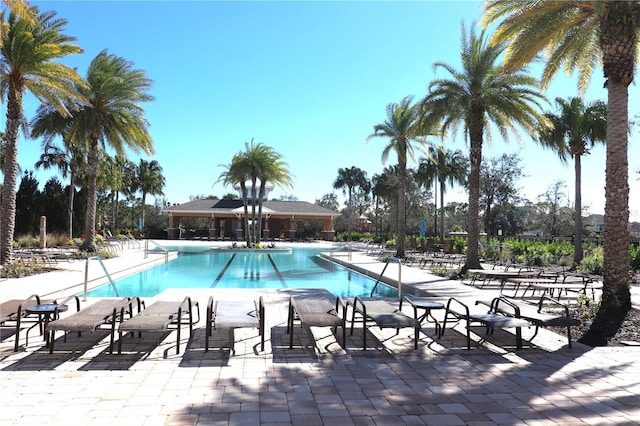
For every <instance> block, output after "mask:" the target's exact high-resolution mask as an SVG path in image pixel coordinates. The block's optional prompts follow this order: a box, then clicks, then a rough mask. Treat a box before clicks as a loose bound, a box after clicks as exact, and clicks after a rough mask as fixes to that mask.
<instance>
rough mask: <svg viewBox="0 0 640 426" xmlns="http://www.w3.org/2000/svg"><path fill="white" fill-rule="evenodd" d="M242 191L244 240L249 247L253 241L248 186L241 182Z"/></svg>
mask: <svg viewBox="0 0 640 426" xmlns="http://www.w3.org/2000/svg"><path fill="white" fill-rule="evenodd" d="M240 189H242V204H243V205H244V223H243V226H244V239H245V241H246V242H247V246H249V243H250V242H251V240H250V239H249V206H248V205H247V202H248V200H247V185H246V184H245V183H244V182H240Z"/></svg>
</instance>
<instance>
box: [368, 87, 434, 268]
mask: <svg viewBox="0 0 640 426" xmlns="http://www.w3.org/2000/svg"><path fill="white" fill-rule="evenodd" d="M411 102H412V98H411V97H410V96H407V97H405V98H404V99H402V101H400V103H397V104H396V103H390V104H389V105H387V119H386V121H385V122H384V123H382V124H376V125H375V126H373V133H372V134H371V135H369V137H368V138H367V140H369V139H371V138H374V137H383V138H388V139H389V144H388V145H387V146H386V147H385V148H384V150H383V151H382V162H383V163H386V162H387V160H388V158H389V153H390V152H391V151H393V152H395V153H396V156H397V157H398V180H399V182H398V194H397V196H398V229H397V232H398V235H397V237H398V238H397V241H396V245H397V250H398V251H397V256H398V257H404V254H405V234H406V223H405V209H406V205H405V201H406V200H405V189H406V187H407V160H408V159H409V158H411V159H413V160H414V161H415V158H416V156H415V150H416V149H417V148H418V147H422V146H423V145H424V143H425V142H424V139H423V136H424V135H425V134H426V132H425V124H424V123H425V121H423V120H421V119H420V116H419V115H418V108H417V107H416V105H412V103H411ZM414 144H415V146H414Z"/></svg>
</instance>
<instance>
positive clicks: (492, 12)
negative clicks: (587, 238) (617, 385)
mask: <svg viewBox="0 0 640 426" xmlns="http://www.w3.org/2000/svg"><path fill="white" fill-rule="evenodd" d="M484 20H485V22H486V24H487V25H489V24H492V23H495V22H498V21H501V22H500V23H499V26H498V28H497V30H496V33H495V34H494V40H495V42H500V43H503V42H509V43H510V44H509V49H508V51H507V56H506V57H505V67H506V69H508V70H509V69H517V68H519V67H521V66H522V65H524V64H528V63H529V62H531V61H533V60H534V59H536V58H537V57H538V54H539V53H540V52H543V51H544V53H545V67H544V71H543V74H542V84H543V86H547V85H548V84H549V82H550V81H551V80H552V79H553V77H554V76H555V74H556V72H557V71H558V70H560V69H564V70H566V71H574V70H577V71H578V84H579V87H580V89H581V90H582V91H584V90H585V89H586V87H587V84H588V82H589V79H590V77H591V74H592V72H593V70H594V69H595V68H596V67H597V66H598V65H600V64H602V67H603V70H604V77H605V79H606V83H605V87H606V89H607V94H608V99H607V140H606V144H605V146H606V157H607V158H606V177H605V209H604V264H603V270H604V272H603V284H604V286H603V296H602V302H601V303H600V309H599V311H598V314H597V315H596V318H595V320H594V322H593V323H592V325H591V327H590V329H589V331H588V332H587V334H586V335H585V336H584V337H583V338H582V341H583V342H584V343H587V344H590V345H605V344H606V342H607V340H608V338H609V337H611V336H613V334H615V332H616V331H617V330H618V328H619V326H620V324H621V323H622V321H623V320H624V317H625V316H626V313H627V312H628V311H629V309H631V294H630V291H629V161H628V157H627V156H628V154H627V151H628V145H629V135H628V125H629V101H628V99H629V93H628V87H629V85H630V84H631V82H632V81H633V77H634V74H635V68H636V56H637V53H638V36H639V35H640V2H639V1H600V0H592V1H577V0H564V1H556V0H553V1H551V0H547V1H540V0H519V1H509V0H489V1H487V2H486V5H485V17H484Z"/></svg>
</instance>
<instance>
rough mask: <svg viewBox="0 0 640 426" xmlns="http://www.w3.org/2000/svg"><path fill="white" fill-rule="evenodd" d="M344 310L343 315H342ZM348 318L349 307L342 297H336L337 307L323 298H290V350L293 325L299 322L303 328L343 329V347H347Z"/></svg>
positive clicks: (288, 327)
mask: <svg viewBox="0 0 640 426" xmlns="http://www.w3.org/2000/svg"><path fill="white" fill-rule="evenodd" d="M340 309H342V315H340ZM346 316H347V305H346V303H345V301H344V300H343V299H342V298H341V297H340V296H338V297H336V304H335V306H334V305H332V304H331V302H330V301H329V300H328V299H327V298H325V297H322V296H317V297H312V296H291V297H290V298H289V317H288V320H287V334H289V348H292V347H293V325H294V321H299V322H300V326H301V327H307V328H310V327H334V333H337V331H338V326H340V327H342V347H343V348H344V347H345V346H346V320H347V319H346Z"/></svg>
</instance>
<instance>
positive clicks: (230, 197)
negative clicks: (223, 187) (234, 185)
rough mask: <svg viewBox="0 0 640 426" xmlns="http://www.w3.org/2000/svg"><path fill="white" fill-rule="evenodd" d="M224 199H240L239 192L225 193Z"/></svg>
mask: <svg viewBox="0 0 640 426" xmlns="http://www.w3.org/2000/svg"><path fill="white" fill-rule="evenodd" d="M222 199H223V200H237V199H238V194H236V193H234V192H229V193H227V194H224V195H223V196H222Z"/></svg>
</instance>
